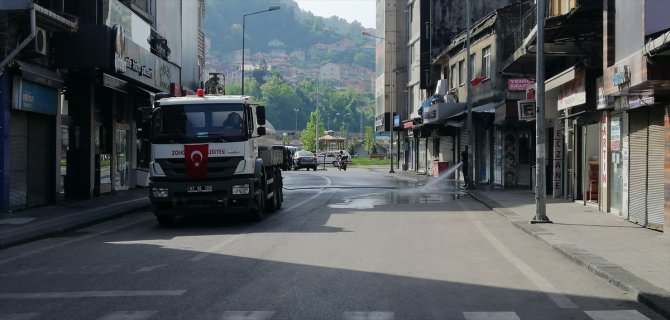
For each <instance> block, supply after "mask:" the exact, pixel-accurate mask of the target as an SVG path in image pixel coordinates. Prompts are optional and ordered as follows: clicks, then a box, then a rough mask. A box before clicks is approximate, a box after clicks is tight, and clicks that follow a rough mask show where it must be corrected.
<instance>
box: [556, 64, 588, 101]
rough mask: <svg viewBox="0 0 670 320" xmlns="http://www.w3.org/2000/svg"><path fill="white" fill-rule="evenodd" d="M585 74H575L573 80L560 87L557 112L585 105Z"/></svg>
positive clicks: (580, 72)
mask: <svg viewBox="0 0 670 320" xmlns="http://www.w3.org/2000/svg"><path fill="white" fill-rule="evenodd" d="M584 78H585V72H584V71H583V70H581V71H578V72H575V78H574V79H572V80H570V81H568V82H567V83H565V84H563V85H561V86H560V87H559V89H558V110H565V109H567V108H570V107H574V106H578V105H580V104H585V103H586V86H585V84H584Z"/></svg>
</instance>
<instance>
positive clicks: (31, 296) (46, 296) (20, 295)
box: [0, 290, 186, 299]
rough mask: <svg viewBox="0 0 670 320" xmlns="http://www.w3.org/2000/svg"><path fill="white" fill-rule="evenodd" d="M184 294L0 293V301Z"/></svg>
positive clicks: (131, 291)
mask: <svg viewBox="0 0 670 320" xmlns="http://www.w3.org/2000/svg"><path fill="white" fill-rule="evenodd" d="M185 292H186V290H118V291H71V292H35V293H0V299H59V298H112V297H165V296H181V295H183V294H184V293H185Z"/></svg>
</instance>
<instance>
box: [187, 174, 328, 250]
mask: <svg viewBox="0 0 670 320" xmlns="http://www.w3.org/2000/svg"><path fill="white" fill-rule="evenodd" d="M324 178H325V177H324ZM326 179H327V180H328V184H327V185H330V184H331V182H332V181H331V180H330V179H328V178H326ZM324 191H325V190H324V189H321V190H320V191H319V192H318V193H316V194H314V195H313V196H311V197H309V198H307V199H305V200H303V201H300V202H298V203H297V204H294V205H293V206H291V207H289V208H286V209H282V210H286V211H292V210H294V209H296V208H299V207H301V206H303V205H304V204H306V203H308V202H310V201H312V200H314V199H315V198H318V197H319V196H321V194H322V193H323V192H324ZM250 230H251V227H249V228H246V229H244V230H242V231H240V233H238V234H236V235H233V236H230V237H227V238H226V239H225V240H223V241H221V242H219V243H217V244H215V245H213V246H211V247H209V248H207V249H205V251H204V252H201V253H198V254H197V255H195V256H193V257H192V258H190V259H188V261H190V262H198V261H201V260H203V259H205V258H207V257H209V256H210V255H212V254H215V253H217V252H219V251H221V249H223V247H225V246H227V245H229V244H231V243H233V242H235V241H236V240H237V239H239V238H241V237H242V236H244V235H245V234H247V233H248V231H250Z"/></svg>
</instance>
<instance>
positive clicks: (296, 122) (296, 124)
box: [293, 108, 300, 132]
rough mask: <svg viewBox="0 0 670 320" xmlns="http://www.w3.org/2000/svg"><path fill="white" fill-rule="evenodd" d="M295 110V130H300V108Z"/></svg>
mask: <svg viewBox="0 0 670 320" xmlns="http://www.w3.org/2000/svg"><path fill="white" fill-rule="evenodd" d="M293 111H295V132H298V111H300V109H298V108H295V109H293Z"/></svg>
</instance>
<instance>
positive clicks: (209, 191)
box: [149, 178, 259, 214]
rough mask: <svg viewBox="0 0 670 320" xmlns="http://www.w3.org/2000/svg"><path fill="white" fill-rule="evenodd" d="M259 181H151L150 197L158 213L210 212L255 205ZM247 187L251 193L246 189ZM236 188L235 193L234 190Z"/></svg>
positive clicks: (246, 179)
mask: <svg viewBox="0 0 670 320" xmlns="http://www.w3.org/2000/svg"><path fill="white" fill-rule="evenodd" d="M257 181H258V180H257V179H253V178H240V179H231V180H225V181H187V182H169V181H158V182H151V183H150V184H149V199H150V200H151V204H152V206H153V210H154V213H156V214H175V213H179V214H210V213H222V212H224V211H222V210H221V209H224V208H227V209H231V210H226V211H225V212H228V211H230V212H234V211H238V210H235V209H243V210H249V209H250V208H255V207H256V205H257V204H256V201H255V199H256V194H257V193H258V192H259V189H258V188H259V186H258V182H257ZM247 186H248V192H246V191H247ZM234 191H236V192H234Z"/></svg>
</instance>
